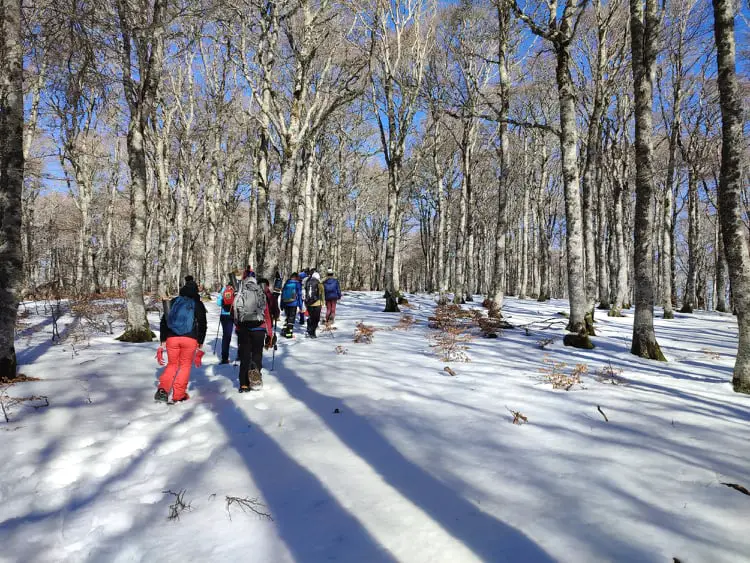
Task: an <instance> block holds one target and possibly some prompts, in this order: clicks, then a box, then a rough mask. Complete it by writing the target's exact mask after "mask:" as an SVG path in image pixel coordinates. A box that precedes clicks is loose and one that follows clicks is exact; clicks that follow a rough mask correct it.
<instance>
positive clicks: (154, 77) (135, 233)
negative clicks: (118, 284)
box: [117, 0, 164, 342]
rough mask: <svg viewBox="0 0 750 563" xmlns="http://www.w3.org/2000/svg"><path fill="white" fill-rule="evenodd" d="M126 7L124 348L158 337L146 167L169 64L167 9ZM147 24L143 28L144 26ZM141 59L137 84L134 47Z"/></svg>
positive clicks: (122, 9) (120, 7) (122, 8)
mask: <svg viewBox="0 0 750 563" xmlns="http://www.w3.org/2000/svg"><path fill="white" fill-rule="evenodd" d="M130 9H131V7H130V6H127V5H125V4H123V3H118V4H117V11H118V17H119V24H120V29H119V32H120V34H121V36H122V37H121V39H122V42H121V49H122V52H121V57H122V81H123V87H124V89H125V96H126V98H127V100H128V107H129V110H130V118H129V123H128V136H127V147H128V166H129V168H130V181H131V185H130V244H129V248H128V263H127V266H126V268H125V269H126V281H127V288H126V297H127V323H126V326H125V333H124V334H122V335H121V336H120V337H119V340H121V341H124V342H149V341H151V339H152V338H153V333H152V332H151V329H150V327H149V324H148V318H147V317H146V305H145V302H144V300H143V280H144V276H145V271H146V218H147V215H148V206H147V204H146V193H147V182H148V173H147V162H146V147H145V146H144V132H145V130H146V125H147V120H148V116H149V115H150V114H151V111H150V110H151V108H152V107H153V104H154V101H155V99H156V95H157V89H158V84H159V79H160V77H161V71H162V65H163V59H164V38H163V28H162V27H161V26H162V18H163V11H164V5H163V4H162V3H161V1H160V0H155V2H154V5H153V8H152V9H151V8H150V10H149V11H150V13H149V14H145V13H137V14H132V13H129V10H130ZM144 20H145V21H147V22H148V25H147V26H146V27H142V26H141V24H140V22H142V21H144ZM134 45H135V51H136V55H137V59H138V73H137V78H134V77H133V74H132V61H133V53H132V51H133V47H134Z"/></svg>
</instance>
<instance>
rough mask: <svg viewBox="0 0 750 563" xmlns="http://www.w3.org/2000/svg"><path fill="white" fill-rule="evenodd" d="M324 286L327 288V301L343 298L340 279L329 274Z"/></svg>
mask: <svg viewBox="0 0 750 563" xmlns="http://www.w3.org/2000/svg"><path fill="white" fill-rule="evenodd" d="M323 287H324V288H325V290H326V301H338V300H339V299H341V287H340V286H339V280H337V279H336V278H334V277H333V276H329V277H327V278H326V281H324V282H323Z"/></svg>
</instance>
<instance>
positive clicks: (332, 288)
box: [323, 268, 341, 323]
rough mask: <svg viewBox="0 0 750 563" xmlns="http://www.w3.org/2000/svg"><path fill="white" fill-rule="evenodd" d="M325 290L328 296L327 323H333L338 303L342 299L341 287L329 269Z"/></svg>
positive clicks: (324, 285)
mask: <svg viewBox="0 0 750 563" xmlns="http://www.w3.org/2000/svg"><path fill="white" fill-rule="evenodd" d="M323 288H324V289H325V294H326V323H332V322H333V321H334V319H335V318H336V302H337V301H338V300H339V299H341V287H340V286H339V280H337V279H336V278H335V277H334V275H333V270H332V269H331V268H328V275H327V276H326V281H324V282H323Z"/></svg>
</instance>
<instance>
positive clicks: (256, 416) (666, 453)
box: [0, 293, 750, 562]
mask: <svg viewBox="0 0 750 563" xmlns="http://www.w3.org/2000/svg"><path fill="white" fill-rule="evenodd" d="M378 297H379V296H378V295H377V294H375V293H348V294H347V295H346V296H345V298H344V300H343V301H342V302H341V304H340V306H339V311H338V318H337V323H336V324H337V330H336V332H335V336H331V335H321V337H319V338H318V339H317V340H315V341H313V340H308V339H306V338H304V337H302V336H301V333H300V334H298V337H297V338H296V339H295V340H293V341H287V340H284V339H280V345H279V351H278V352H277V356H276V362H275V369H274V371H273V372H272V373H271V372H268V370H269V369H270V367H271V361H270V360H271V358H270V356H266V361H265V368H266V370H265V371H266V373H265V375H264V380H265V387H264V389H263V390H262V391H259V392H253V393H249V394H245V395H239V394H238V393H237V392H236V388H237V381H236V377H237V374H236V372H237V368H236V367H233V366H231V365H230V366H219V365H217V363H218V360H217V358H214V357H210V358H209V355H210V353H209V354H207V356H206V360H207V361H205V362H204V367H203V368H200V369H195V370H194V371H193V374H192V376H191V385H190V393H191V400H190V401H188V402H187V403H185V404H178V405H173V406H167V405H163V404H155V403H154V402H153V400H152V397H153V393H154V390H155V383H156V378H157V375H158V373H159V369H158V366H157V364H156V362H155V360H154V358H153V356H154V353H155V350H156V343H153V344H142V345H133V344H120V343H117V342H115V341H113V340H112V338H111V337H103V336H102V337H97V338H93V339H92V340H91V345H90V346H89V347H82V345H81V344H80V343H79V344H78V345H76V346H75V350H74V349H73V348H72V347H71V345H70V341H69V342H66V343H64V344H61V345H55V346H50V345H49V344H48V340H49V330H50V327H49V326H48V325H45V324H44V323H45V320H44V319H43V318H42V317H31V318H30V321H31V322H32V323H38V324H39V327H40V331H39V332H36V333H31V331H30V332H29V334H25V335H24V336H22V338H21V339H20V340H19V341H18V349H19V361H20V362H21V363H22V364H24V365H23V372H24V373H25V374H26V375H28V376H36V377H40V378H41V381H34V382H27V383H19V384H16V385H15V386H13V388H11V389H10V390H9V391H8V394H10V395H12V396H16V397H21V396H29V395H47V396H49V400H50V406H49V407H48V408H41V409H38V410H34V409H33V408H30V407H29V406H16V407H14V408H13V410H12V412H11V422H10V423H9V424H5V423H4V421H3V422H0V448H1V451H2V452H3V455H2V456H0V545H2V550H0V560H2V561H40V562H41V561H263V562H265V561H269V562H277V561H278V562H283V561H312V562H317V561H343V562H355V561H356V562H360V561H362V562H369V561H409V562H412V561H413V562H442V561H445V562H463V561H478V560H484V561H532V562H533V561H556V560H559V561H575V562H581V561H584V562H588V561H592V562H593V561H597V562H598V561H671V558H672V557H678V558H680V559H681V560H682V561H684V562H695V561H710V562H719V561H727V562H729V561H737V562H741V561H748V560H750V537H749V536H748V534H747V525H748V522H750V497H748V496H745V495H743V494H741V493H740V492H738V491H736V490H733V489H731V488H728V487H726V486H724V485H722V484H721V483H722V482H729V483H739V484H741V485H744V486H746V487H750V447H748V443H749V441H748V430H750V427H749V425H750V398H748V397H743V396H739V395H736V394H734V393H733V392H732V391H731V385H730V379H731V365H732V362H733V357H732V355H733V354H734V352H735V339H736V323H735V322H734V320H733V318H732V317H731V316H730V315H721V314H712V313H699V314H696V315H678V318H677V319H675V320H673V321H662V320H660V319H659V320H658V321H657V335H658V338H659V341H660V344H661V345H662V349H663V350H664V352H665V354H666V355H667V357H668V359H669V360H670V361H669V363H666V364H662V363H654V362H647V361H643V360H639V359H637V358H634V357H632V356H631V355H630V354H629V353H628V349H629V344H630V330H631V327H632V318H630V317H625V318H621V319H609V318H606V317H603V318H601V319H599V322H598V323H597V329H598V331H599V336H598V337H597V338H596V339H595V343H596V344H597V348H596V349H595V350H592V351H581V350H572V349H569V348H565V347H563V346H562V344H561V337H562V334H563V331H562V329H561V328H560V327H559V325H557V326H558V327H557V328H550V329H546V330H539V331H536V330H535V331H532V332H531V334H530V335H527V334H526V333H525V331H523V330H512V331H505V332H504V333H503V334H502V335H501V336H500V338H498V339H496V340H490V339H482V338H477V339H476V340H474V341H473V342H472V343H471V344H469V349H468V355H469V357H470V359H471V362H470V363H459V362H453V363H451V364H450V366H451V368H452V369H453V370H455V372H456V373H457V375H456V376H455V377H451V376H450V375H448V374H447V373H446V372H444V371H443V368H444V367H445V365H446V364H444V363H443V362H441V361H440V360H439V358H438V356H437V355H436V353H435V350H434V349H433V348H431V347H430V340H429V339H428V336H429V335H430V334H431V333H433V332H434V331H432V330H430V329H428V328H427V326H426V324H427V323H426V319H427V317H428V316H430V315H431V314H432V311H433V308H434V302H433V300H432V298H430V297H428V296H419V297H413V298H412V303H413V304H414V309H413V310H412V314H414V316H415V317H416V318H417V320H418V323H417V325H416V326H415V327H413V328H412V329H411V330H408V331H378V332H376V333H375V337H374V341H373V343H372V344H369V345H368V344H355V343H354V342H352V333H353V331H354V326H355V323H356V322H357V321H359V320H364V321H365V322H366V323H367V324H371V325H376V326H380V327H389V326H392V325H394V324H395V323H396V321H397V320H398V316H397V315H389V314H384V313H381V312H380V311H381V310H382V300H380V299H378ZM566 306H567V304H566V303H565V302H562V301H557V302H553V303H547V304H539V303H536V302H535V301H518V300H516V299H509V300H508V301H507V303H506V307H505V313H506V315H507V316H509V320H510V322H512V323H516V324H523V323H528V322H531V321H534V320H541V319H547V318H554V317H555V315H556V313H557V312H558V311H562V310H565V309H566ZM207 307H208V309H209V335H210V340H209V341H208V342H207V344H208V345H212V344H213V337H214V335H215V331H216V325H217V323H218V316H217V315H218V310H217V308H216V307H215V306H214V305H213V304H208V305H207ZM150 319H151V322H152V326H154V328H155V329H156V328H157V325H158V318H157V316H156V315H153V316H152V317H150ZM298 330H299V329H298ZM300 332H301V331H300ZM544 338H555V339H556V341H555V342H554V343H552V344H550V345H548V346H547V347H546V349H545V350H541V349H539V348H538V345H537V343H538V341H540V340H542V339H544ZM337 347H342V348H339V351H345V353H343V354H341V353H337V350H336V348H337ZM233 355H234V353H232V356H233ZM545 360H546V361H547V362H548V363H549V362H552V361H557V362H565V363H566V364H567V367H568V368H571V367H572V366H574V365H576V364H579V363H586V364H587V366H588V372H589V375H585V376H584V377H583V384H582V385H580V386H578V385H577V386H574V387H573V388H572V389H571V390H570V391H567V392H566V391H564V390H553V389H552V388H551V386H550V385H549V384H547V383H543V382H541V376H542V374H541V371H540V370H541V369H542V368H543V367H544V366H545V365H548V363H547V364H545V363H544V362H545ZM610 360H611V363H612V367H613V368H615V369H621V370H622V372H621V373H620V374H619V376H620V377H619V379H617V381H618V382H619V383H620V384H617V385H615V384H613V383H611V382H606V381H598V380H597V378H596V377H594V375H595V373H596V371H597V370H599V369H600V368H602V367H604V366H605V365H608V362H609V361H610ZM597 406H599V407H601V410H602V411H603V412H604V413H605V414H606V415H607V417H608V418H609V422H606V421H605V420H604V418H603V416H602V415H601V414H600V413H599V411H598V410H597ZM336 409H338V411H339V412H335V411H336ZM509 409H510V410H514V411H520V412H521V413H523V414H524V415H525V416H527V417H528V420H529V422H528V424H525V425H522V426H519V425H514V424H511V419H512V415H511V414H510V412H509ZM182 489H184V490H186V493H185V500H186V501H189V502H191V508H192V510H191V511H189V512H188V511H186V512H183V513H182V514H181V517H180V519H179V520H178V521H168V520H167V515H168V512H169V509H168V507H169V505H170V503H171V502H172V501H171V499H170V495H165V494H163V493H162V491H164V490H172V491H176V492H177V491H179V490H182ZM229 495H231V496H238V497H249V498H257V499H258V500H259V501H260V502H262V503H263V504H264V505H265V507H264V508H263V507H261V508H263V509H264V510H266V511H267V512H268V513H269V514H270V515H271V516H272V517H273V521H269V520H267V519H263V518H261V517H259V516H257V515H254V514H251V513H243V512H241V511H240V510H239V509H237V508H236V507H231V509H230V510H231V519H230V516H229V515H228V513H227V506H226V501H225V497H226V496H229Z"/></svg>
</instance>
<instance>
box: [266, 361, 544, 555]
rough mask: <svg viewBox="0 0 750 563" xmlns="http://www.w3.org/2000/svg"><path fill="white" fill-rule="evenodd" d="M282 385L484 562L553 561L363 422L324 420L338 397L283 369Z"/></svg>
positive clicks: (350, 416) (349, 414) (351, 416)
mask: <svg viewBox="0 0 750 563" xmlns="http://www.w3.org/2000/svg"><path fill="white" fill-rule="evenodd" d="M283 364H284V358H283V357H282V358H281V361H280V365H279V366H278V368H277V372H278V373H277V376H278V380H279V382H280V383H281V384H283V385H284V387H285V388H286V390H287V392H288V393H289V395H291V396H292V397H294V398H295V399H297V400H299V401H301V402H302V403H304V404H305V405H306V406H307V407H308V408H309V409H310V410H311V411H312V412H313V413H315V414H316V415H317V416H318V418H320V419H321V420H322V421H323V422H324V423H325V424H326V425H327V426H328V428H330V429H331V431H332V432H333V433H334V434H335V435H336V436H337V437H338V438H339V439H340V440H341V441H342V442H343V443H344V444H346V445H347V446H348V447H349V449H350V450H351V451H352V452H354V453H356V454H357V455H358V456H360V457H361V458H362V459H363V460H364V461H365V462H367V463H368V464H369V465H370V467H372V468H373V470H374V471H376V472H377V473H378V474H379V475H380V476H381V477H382V478H383V479H384V480H385V481H386V482H387V483H388V484H390V485H391V486H392V487H394V488H395V489H396V490H397V491H399V493H400V494H401V495H403V496H404V498H407V499H409V500H410V501H411V502H413V503H414V504H415V505H416V506H418V507H419V508H420V509H421V510H423V511H424V512H425V513H426V514H427V515H429V516H430V517H431V518H432V520H433V521H434V522H436V523H437V524H438V525H440V527H442V528H443V529H444V530H445V531H446V532H447V533H448V534H450V535H451V536H453V537H454V538H456V539H457V540H458V541H460V542H461V543H462V544H463V545H465V546H466V547H467V548H468V549H470V550H471V551H473V552H474V553H475V554H476V555H477V556H478V557H479V558H481V559H483V560H485V561H511V560H512V561H535V562H545V561H550V562H551V561H554V559H553V558H552V557H551V556H550V555H548V554H547V553H546V552H545V551H544V550H543V549H542V548H541V547H540V546H539V545H537V544H536V543H535V542H534V541H533V540H532V539H531V538H529V537H527V536H526V535H525V534H524V533H523V532H521V531H520V530H517V529H515V528H513V527H512V526H510V525H508V524H506V523H504V522H502V521H500V520H498V519H496V518H495V517H494V516H491V515H490V514H487V513H486V512H483V511H482V510H480V509H478V508H477V507H476V506H474V505H473V504H472V503H471V502H469V501H468V500H466V499H465V498H463V497H462V496H461V495H460V494H458V493H457V492H456V491H455V490H454V489H452V488H451V487H449V486H448V485H446V484H445V483H443V482H442V481H440V480H439V479H437V478H436V477H434V476H433V475H432V474H430V473H428V472H427V471H425V470H424V469H422V468H421V467H419V466H418V465H416V464H414V463H413V462H411V461H409V460H408V459H407V458H406V457H404V455H403V454H402V453H401V452H400V451H398V450H397V449H396V448H395V447H393V446H392V445H391V444H390V443H389V442H388V440H386V439H385V438H384V437H383V435H382V434H380V432H378V430H377V429H376V428H375V427H374V426H373V425H372V424H371V423H370V422H368V421H367V420H366V419H365V418H364V417H362V416H359V415H357V414H356V413H355V412H354V411H353V410H349V409H345V411H344V413H343V414H342V415H341V416H339V417H338V418H336V419H335V420H332V419H330V417H327V416H325V415H324V414H323V413H330V412H332V411H333V408H334V407H335V406H337V405H338V406H340V405H341V400H340V399H338V398H336V397H330V396H328V395H324V394H323V393H320V392H318V391H315V390H313V389H311V388H310V387H309V386H308V384H307V382H306V381H305V380H303V379H302V378H301V377H299V376H297V375H295V374H294V373H293V372H292V371H291V370H289V369H287V368H285V367H284V365H283Z"/></svg>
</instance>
